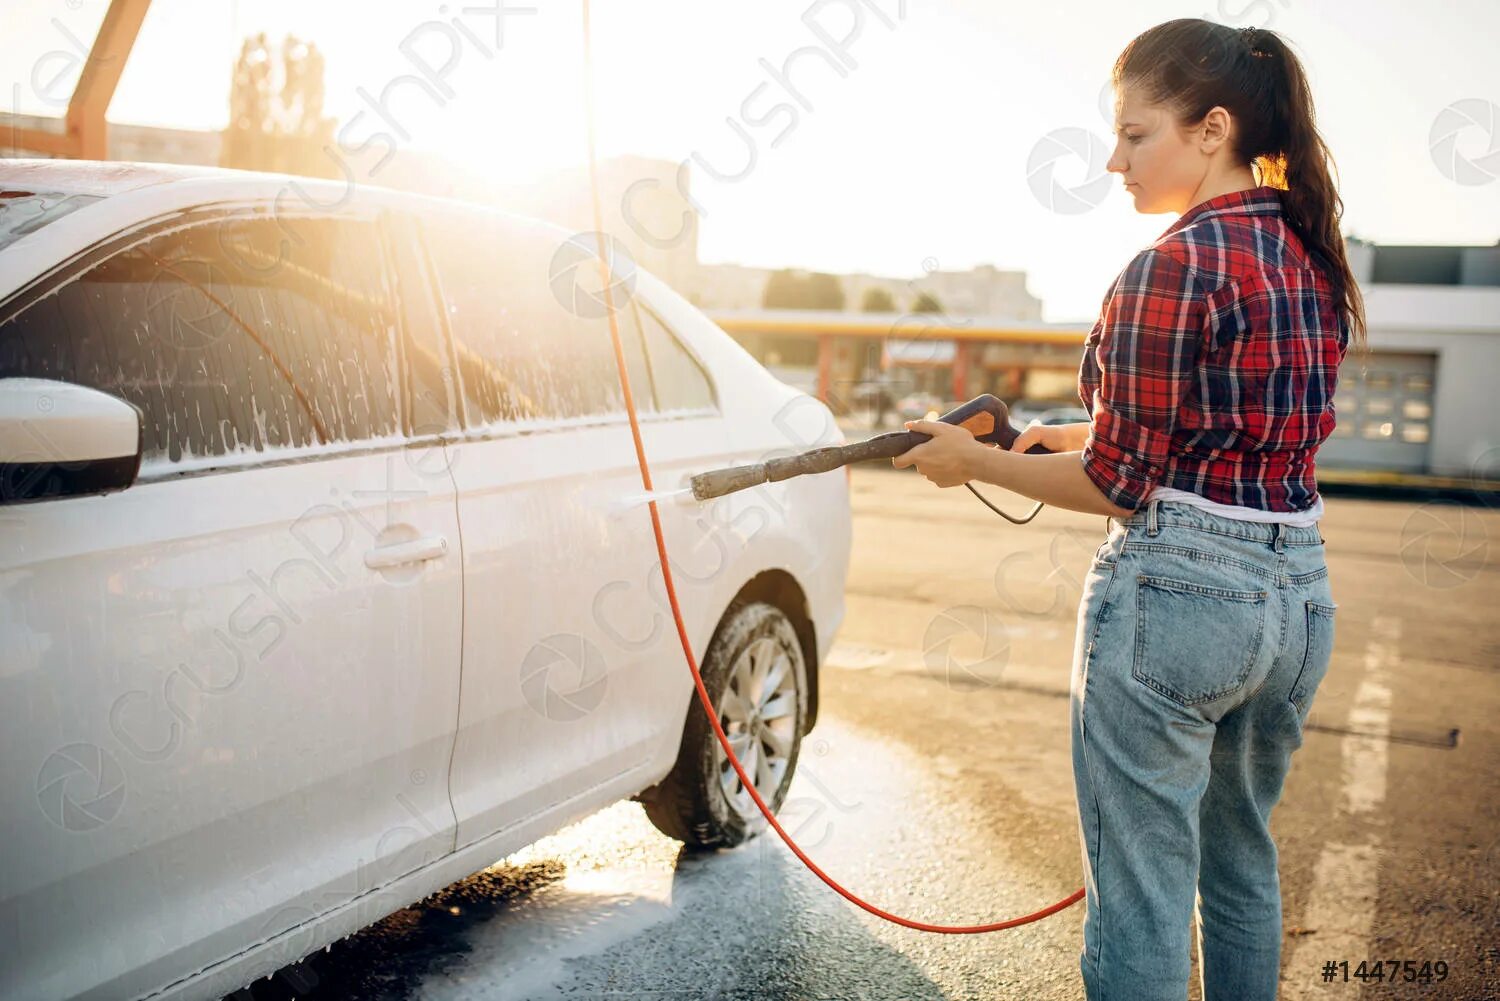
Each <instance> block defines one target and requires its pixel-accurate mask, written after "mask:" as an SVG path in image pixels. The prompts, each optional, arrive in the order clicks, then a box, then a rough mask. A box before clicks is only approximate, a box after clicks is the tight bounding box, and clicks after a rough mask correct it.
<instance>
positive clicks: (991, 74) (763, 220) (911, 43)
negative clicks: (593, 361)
mask: <svg viewBox="0 0 1500 1001" xmlns="http://www.w3.org/2000/svg"><path fill="white" fill-rule="evenodd" d="M483 2H484V3H485V4H495V3H496V0H483ZM8 3H9V9H8V10H7V11H6V13H5V14H4V21H5V29H4V31H3V33H0V66H3V67H4V70H5V72H4V74H3V77H4V80H5V85H6V92H7V93H6V99H5V101H4V102H3V105H0V106H3V107H7V108H9V109H13V110H16V111H21V112H26V113H32V114H51V115H60V114H61V113H62V110H63V107H64V106H65V105H66V98H67V95H68V94H69V93H70V92H71V89H72V83H73V81H74V79H76V76H77V68H78V65H79V59H78V58H77V52H78V50H77V47H76V43H75V40H81V41H82V43H83V44H84V45H85V46H86V45H87V43H88V41H89V40H90V39H92V37H93V35H94V34H95V32H96V31H97V29H98V25H99V22H100V20H101V19H102V17H103V14H104V9H105V7H106V6H107V0H67V2H66V3H47V4H40V3H36V4H27V5H26V9H25V10H24V11H22V10H18V9H17V7H18V6H19V5H18V4H17V3H16V2H15V0H8ZM505 3H506V6H507V8H508V9H510V10H511V11H516V10H518V9H521V8H525V7H527V6H528V5H529V6H530V8H531V9H533V10H534V11H535V13H531V14H525V13H516V12H512V13H510V14H508V15H507V16H505V17H504V18H503V19H502V18H497V17H496V16H494V14H493V13H492V11H493V9H494V7H493V6H491V7H488V8H486V7H484V6H480V5H479V4H480V0H459V2H457V3H450V4H438V3H403V4H400V5H397V4H389V3H380V4H375V3H369V2H364V3H356V2H354V0H325V2H316V3H311V2H307V0H154V3H153V4H152V6H151V11H150V13H149V15H148V16H147V19H146V22H145V25H144V27H143V28H142V31H141V37H140V38H139V40H138V41H137V43H136V47H135V51H134V52H133V53H132V55H131V59H130V63H129V65H128V66H127V68H126V71H125V74H124V77H123V79H122V81H121V84H120V87H119V90H118V92H117V94H116V96H115V100H114V103H113V105H112V106H111V108H110V112H109V117H110V120H111V121H115V122H134V123H143V124H158V125H170V126H176V127H181V128H205V129H217V128H222V127H223V126H224V124H225V120H226V117H227V107H228V93H229V80H230V71H231V68H232V65H233V61H234V58H235V56H236V55H237V53H238V51H239V46H240V41H241V40H242V39H243V37H244V36H246V35H248V34H252V33H254V32H257V31H265V32H267V33H268V34H269V35H270V36H271V37H272V38H273V39H277V38H280V37H281V36H282V35H284V34H286V33H287V32H292V33H295V34H297V35H298V36H300V37H302V38H304V39H311V40H313V41H315V42H317V44H318V46H319V47H320V48H321V49H322V50H323V52H324V54H325V57H326V60H327V88H328V99H327V110H328V111H329V112H330V113H331V114H334V115H336V116H338V117H339V118H340V119H341V120H342V121H348V120H349V119H350V117H351V116H352V115H354V114H355V113H356V112H357V111H358V110H359V109H360V108H362V107H364V104H363V102H362V101H361V99H360V97H359V93H358V92H359V90H360V89H363V90H364V91H365V92H367V93H369V94H372V95H378V94H380V93H381V91H382V89H383V88H385V87H386V86H387V85H388V84H390V83H391V82H392V81H396V80H398V79H399V78H401V77H402V76H403V75H404V74H410V73H414V72H415V71H416V62H415V61H416V60H419V59H424V58H425V59H426V60H427V62H428V64H429V65H430V66H432V67H438V66H441V65H443V63H444V61H445V59H446V58H447V57H448V56H449V55H450V54H452V55H453V59H454V61H453V63H452V66H451V68H450V71H449V72H448V73H447V75H446V76H445V80H446V82H447V84H448V86H449V87H451V92H450V93H449V94H444V95H441V96H439V97H433V96H430V95H429V94H427V93H425V92H424V91H422V90H421V89H419V88H418V87H416V86H415V85H411V84H410V83H409V82H408V83H404V84H403V83H398V84H396V86H395V89H394V90H393V91H392V96H391V99H390V101H389V104H388V107H389V108H390V110H391V114H392V115H393V117H394V118H395V119H396V120H397V122H398V123H399V125H400V126H401V127H402V128H404V129H406V130H407V131H408V132H409V134H410V139H409V140H402V142H404V143H409V144H410V145H411V146H412V147H414V148H424V149H432V150H438V151H441V152H444V153H445V154H447V155H450V156H452V157H453V158H455V159H458V160H460V161H463V162H466V163H468V164H470V165H481V166H484V167H485V168H486V169H490V170H493V171H494V172H495V176H496V178H497V180H500V179H505V178H524V177H527V176H530V175H532V174H535V173H538V172H544V171H546V170H548V169H550V168H553V167H556V166H559V165H571V164H578V163H581V162H583V160H584V157H585V144H584V129H583V103H582V94H583V92H582V86H581V77H580V67H581V58H582V50H581V34H580V25H581V17H580V9H581V5H580V3H579V2H578V0H505ZM900 4H901V0H796V2H784V0H758V2H756V3H739V4H726V3H704V2H701V0H697V2H694V0H632V2H630V3H628V4H627V3H625V2H622V0H596V2H595V3H594V15H593V17H594V25H593V34H594V59H595V74H596V81H597V86H596V91H597V98H596V100H597V109H596V115H597V119H598V128H599V146H600V148H599V153H600V155H601V156H608V155H612V154H616V153H636V154H641V155H645V156H653V157H661V158H664V159H669V160H672V161H681V160H683V159H685V158H687V157H689V156H692V155H693V154H695V153H696V154H697V156H698V157H699V158H701V159H702V160H703V161H706V162H707V163H708V164H709V165H711V166H713V167H714V168H715V169H717V170H718V171H719V173H720V174H724V175H737V174H739V173H740V172H742V171H745V170H746V164H747V163H750V164H753V166H751V167H750V168H749V169H748V172H746V173H745V176H743V177H739V178H738V179H733V178H732V177H725V178H724V179H722V180H720V179H715V178H714V177H713V176H711V175H710V174H709V173H708V172H707V171H705V170H704V169H702V168H701V167H698V166H697V165H695V166H694V168H693V171H692V177H693V180H692V184H693V192H694V196H695V197H696V198H697V199H698V200H699V201H700V202H701V203H702V205H703V206H704V208H705V210H706V212H705V215H704V218H703V220H702V223H701V239H700V256H701V257H702V258H703V259H704V260H705V261H713V262H726V261H732V262H736V263H741V264H748V265H754V266H761V267H783V266H792V267H805V268H815V269H821V270H828V271H838V272H851V271H868V272H874V273H879V274H889V275H896V276H911V277H919V276H920V275H921V273H922V269H923V266H924V265H923V262H924V260H925V261H927V262H928V265H929V266H930V265H931V262H932V261H933V260H935V261H936V262H937V266H938V267H941V268H943V269H945V270H947V269H963V268H968V267H971V266H974V265H976V264H983V263H991V264H994V265H996V266H998V267H1002V268H1016V269H1022V270H1025V271H1026V272H1028V274H1029V288H1030V290H1031V291H1032V293H1033V294H1035V295H1037V296H1039V297H1040V298H1041V299H1042V300H1043V303H1044V315H1045V316H1046V318H1047V319H1049V320H1087V319H1092V318H1093V316H1094V315H1095V314H1096V313H1097V311H1098V309H1099V300H1100V297H1101V296H1102V295H1103V293H1104V291H1105V288H1106V287H1107V285H1108V283H1109V281H1110V280H1111V279H1112V278H1113V277H1114V275H1115V274H1116V273H1118V271H1119V270H1120V269H1121V268H1122V267H1123V266H1124V264H1125V262H1126V261H1127V260H1128V259H1129V258H1130V256H1131V255H1132V254H1133V253H1134V252H1135V251H1136V250H1138V249H1139V248H1140V247H1141V246H1143V245H1144V244H1146V243H1148V242H1149V241H1150V240H1151V239H1153V238H1154V237H1155V236H1156V235H1157V234H1158V233H1159V232H1160V231H1161V230H1162V229H1164V228H1165V227H1166V226H1167V225H1169V224H1170V223H1171V221H1172V218H1173V217H1172V216H1170V215H1152V216H1142V215H1137V214H1136V213H1135V212H1134V210H1133V209H1132V207H1131V204H1130V198H1129V196H1128V195H1126V194H1125V193H1124V192H1123V190H1121V188H1120V187H1119V181H1118V179H1117V178H1110V180H1112V181H1113V182H1114V183H1113V184H1109V185H1107V193H1106V194H1104V195H1103V198H1102V201H1100V202H1099V203H1098V205H1097V207H1094V208H1091V209H1089V210H1087V211H1082V212H1076V213H1064V212H1056V211H1053V210H1052V209H1049V208H1048V207H1046V206H1045V205H1043V204H1042V201H1041V200H1039V198H1038V197H1037V195H1036V194H1035V193H1034V192H1033V190H1032V186H1031V184H1030V183H1029V182H1028V158H1030V157H1032V156H1033V152H1034V150H1036V148H1037V145H1038V143H1039V142H1041V141H1043V139H1044V138H1045V137H1047V136H1049V135H1050V134H1052V133H1054V132H1055V131H1056V130H1059V129H1074V130H1084V131H1085V132H1088V133H1093V134H1094V135H1095V136H1097V137H1098V139H1099V140H1100V141H1101V142H1108V139H1109V131H1110V127H1111V123H1110V122H1109V120H1108V119H1107V118H1106V115H1107V113H1108V111H1109V108H1108V92H1107V91H1106V90H1105V89H1104V88H1105V86H1106V81H1107V79H1108V73H1109V67H1110V65H1111V64H1112V63H1113V61H1114V58H1115V56H1116V55H1117V54H1118V52H1119V50H1120V49H1121V47H1123V45H1124V44H1125V43H1126V42H1127V41H1128V40H1129V39H1130V38H1131V37H1132V36H1133V35H1135V34H1136V33H1138V32H1140V31H1141V30H1143V29H1145V28H1146V27H1149V26H1150V25H1152V24H1155V23H1157V22H1159V21H1163V20H1166V19H1168V18H1172V17H1183V16H1196V17H1208V18H1211V19H1213V20H1218V21H1222V22H1224V23H1227V24H1233V25H1236V26H1243V25H1251V24H1253V25H1258V26H1262V27H1271V28H1274V29H1276V30H1277V31H1279V32H1282V33H1283V34H1284V35H1286V36H1287V37H1289V38H1290V39H1291V40H1292V42H1293V43H1294V44H1295V45H1296V47H1297V48H1298V49H1299V50H1300V52H1301V53H1302V56H1303V60H1304V64H1305V65H1306V66H1307V68H1308V71H1309V73H1310V75H1311V78H1312V86H1313V92H1314V97H1315V99H1316V101H1317V105H1318V112H1319V122H1320V125H1321V127H1322V130H1323V132H1324V135H1325V137H1326V138H1327V140H1328V142H1329V144H1330V145H1331V147H1332V148H1333V151H1334V155H1335V157H1336V158H1337V161H1338V165H1339V168H1340V172H1341V175H1342V179H1343V183H1342V193H1343V197H1344V202H1345V216H1344V226H1345V230H1346V231H1347V232H1353V233H1354V234H1356V235H1358V236H1360V237H1364V238H1367V239H1373V240H1376V241H1379V242H1385V243H1480V244H1490V243H1494V242H1496V240H1497V239H1500V178H1495V179H1493V180H1491V181H1490V182H1489V183H1485V184H1471V185H1465V184H1460V183H1458V182H1457V181H1455V180H1451V179H1450V178H1449V177H1447V176H1445V173H1444V171H1442V170H1440V169H1439V167H1438V165H1437V164H1436V163H1435V162H1434V158H1433V154H1432V148H1431V143H1432V141H1433V140H1432V135H1433V129H1434V123H1435V122H1437V121H1438V120H1439V116H1440V115H1442V114H1443V112H1444V109H1445V108H1448V107H1449V106H1450V105H1454V104H1455V103H1456V102H1461V101H1467V102H1469V103H1467V104H1465V105H1463V107H1464V108H1465V109H1467V111H1469V112H1473V111H1474V110H1475V109H1478V110H1479V111H1481V112H1483V111H1485V109H1486V108H1487V109H1488V112H1489V113H1490V114H1495V113H1497V111H1500V109H1497V108H1496V105H1497V104H1500V61H1497V59H1496V53H1495V45H1496V39H1497V38H1500V4H1497V3H1495V2H1493V0H1445V2H1443V3H1429V4H1421V5H1414V4H1411V3H1409V2H1399V0H1383V2H1361V3H1355V2H1353V0H1341V2H1338V3H1334V2H1331V0H1197V2H1191V3H1176V2H1167V0H1142V2H1131V3H1124V2H1118V0H1117V2H1114V3H1103V2H1092V0H1080V2H1073V3H1064V2H1057V3H1037V4H1026V5H1020V4H1008V3H1007V4H1000V3H994V2H992V0H908V2H906V4H905V11H904V13H903V12H902V10H901V7H900ZM486 10H489V11H491V13H486V12H485V11H486ZM877 11H880V12H882V13H883V14H884V15H885V17H886V18H887V19H889V21H890V22H891V23H890V24H887V23H886V21H885V20H883V19H882V17H881V16H880V15H879V14H877V13H876V12H877ZM856 14H858V15H859V17H860V18H861V23H860V24H859V25H858V30H857V31H855V30H854V27H855V17H856ZM455 24H457V25H459V26H461V27H462V28H464V29H466V30H467V31H468V32H470V33H472V38H470V37H467V36H465V35H464V34H463V33H462V32H460V31H459V30H458V29H457V28H455V27H453V25H455ZM497 25H502V26H503V28H502V30H503V45H501V44H500V42H499V41H498V40H497ZM811 25H817V26H821V30H822V32H823V37H821V38H820V36H819V35H818V34H817V33H816V32H815V31H814V29H813V27H812V26H811ZM843 38H849V39H850V40H849V41H848V42H847V44H846V45H845V46H844V51H845V52H846V53H847V56H848V57H849V59H851V60H852V61H853V65H848V64H847V63H846V70H845V72H844V74H843V75H840V74H838V73H837V72H836V71H835V70H834V69H833V68H832V66H831V65H830V63H829V61H828V60H827V59H825V58H822V57H819V56H817V55H815V54H813V53H814V50H821V51H823V52H825V53H826V52H829V51H831V49H832V48H833V47H834V46H835V45H837V44H838V43H839V40H840V39H843ZM481 45H482V46H483V48H481ZM794 53H796V55H794ZM788 65H789V67H790V79H791V82H792V85H793V86H794V87H796V88H797V89H798V90H800V91H801V92H802V95H803V97H804V98H805V100H806V101H807V103H808V104H810V105H811V107H810V108H804V107H802V106H800V105H796V119H795V121H793V119H792V117H791V115H790V113H789V112H787V111H785V110H781V111H778V110H776V109H777V107H778V106H779V105H795V99H794V98H793V97H792V96H791V95H790V94H789V93H788V92H787V91H786V89H785V88H784V86H783V85H782V84H781V83H779V82H777V79H776V77H777V76H778V75H779V74H780V73H781V70H782V68H783V67H784V66H788ZM1476 99H1477V100H1476ZM1471 117H1472V116H1471ZM384 128H385V127H384V126H377V125H376V124H375V120H374V119H373V117H372V116H371V115H370V114H369V113H367V114H366V115H365V117H364V119H362V120H361V121H360V122H356V123H354V124H353V125H351V126H350V127H349V130H348V132H347V133H346V134H345V136H346V139H347V141H348V143H349V144H350V145H355V144H358V143H359V142H361V141H363V140H364V139H366V138H368V137H369V136H371V135H372V134H373V133H374V132H375V131H377V129H380V130H383V129H384ZM737 130H743V132H744V133H745V135H746V136H748V140H747V139H746V138H744V137H742V136H741V135H740V134H739V131H737ZM1070 134H1071V135H1073V136H1075V137H1079V138H1083V139H1084V140H1085V145H1086V144H1087V139H1086V136H1085V135H1084V132H1078V131H1075V132H1073V133H1070ZM1455 139H1456V143H1457V151H1458V154H1459V155H1460V156H1462V157H1466V158H1468V159H1469V160H1473V161H1479V162H1481V163H1482V164H1485V165H1486V168H1487V169H1488V171H1489V176H1490V177H1491V178H1494V177H1495V174H1496V173H1497V171H1500V164H1497V163H1496V162H1495V161H1496V160H1500V155H1495V151H1496V150H1497V144H1500V124H1497V123H1495V122H1494V121H1493V120H1491V122H1490V125H1489V127H1488V129H1486V128H1485V127H1483V126H1482V125H1475V126H1472V127H1468V128H1463V129H1459V130H1458V131H1457V133H1456V135H1455ZM747 142H748V143H749V144H751V145H750V146H747ZM751 148H753V159H751V156H752V154H751V153H750V152H749V150H750V149H751ZM1487 154H1489V155H1490V157H1489V159H1488V160H1485V159H1484V158H1485V157H1486V155H1487ZM1092 170H1093V174H1091V173H1090V168H1089V167H1088V166H1087V164H1086V163H1085V162H1084V160H1083V159H1081V158H1075V157H1071V156H1065V157H1064V158H1063V159H1061V160H1059V161H1058V164H1057V174H1056V176H1057V179H1058V180H1059V182H1060V183H1061V184H1062V185H1064V186H1066V187H1074V186H1078V185H1081V184H1083V183H1084V182H1085V181H1087V180H1088V179H1089V177H1091V176H1094V174H1097V172H1099V171H1100V170H1102V163H1097V164H1096V165H1095V166H1094V168H1092ZM1481 176H1482V175H1481Z"/></svg>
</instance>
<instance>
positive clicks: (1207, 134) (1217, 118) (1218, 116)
mask: <svg viewBox="0 0 1500 1001" xmlns="http://www.w3.org/2000/svg"><path fill="white" fill-rule="evenodd" d="M1233 124H1234V117H1233V116H1232V115H1230V114H1229V110H1228V109H1227V108H1225V107H1224V106H1223V105H1219V104H1216V105H1214V106H1213V107H1212V108H1209V109H1208V114H1206V115H1204V116H1203V121H1202V122H1201V123H1200V124H1199V126H1198V127H1199V129H1201V130H1202V134H1201V135H1200V136H1199V139H1198V148H1199V149H1200V150H1202V151H1203V152H1204V153H1205V154H1206V155H1208V156H1213V155H1214V153H1215V151H1217V150H1218V148H1219V147H1220V146H1223V145H1224V144H1225V143H1226V142H1228V141H1229V130H1230V128H1231V127H1232V126H1233Z"/></svg>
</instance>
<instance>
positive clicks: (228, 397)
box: [0, 218, 396, 461]
mask: <svg viewBox="0 0 1500 1001" xmlns="http://www.w3.org/2000/svg"><path fill="white" fill-rule="evenodd" d="M389 299H390V296H389V291H388V288H387V283H386V279H385V272H384V267H383V264H382V260H381V254H380V243H379V240H378V232H377V231H376V229H375V227H374V225H373V224H372V223H364V222H358V221H345V220H333V219H296V218H279V219H266V218H226V219H219V220H215V221H213V222H208V223H202V224H198V225H194V226H190V227H186V228H183V229H181V230H177V231H174V232H170V233H165V234H162V235H159V236H156V237H154V238H152V239H149V240H147V241H145V242H143V243H140V244H137V245H135V246H132V247H130V248H127V249H124V250H122V251H120V252H119V253H116V254H114V255H113V256H110V257H108V258H107V259H105V260H104V261H102V262H101V263H99V264H98V265H95V266H94V267H92V268H90V269H89V270H87V271H85V272H83V273H82V274H80V275H78V276H77V277H75V278H73V279H71V280H69V281H67V282H66V283H65V284H63V285H62V286H61V287H60V288H58V289H56V290H55V291H54V292H53V293H52V294H49V295H45V296H42V297H41V298H39V299H37V300H36V301H34V302H33V303H32V304H31V305H30V306H28V307H26V308H24V309H23V310H22V311H21V312H20V313H19V314H18V315H16V316H14V317H13V318H11V319H10V320H8V321H6V322H5V323H4V324H3V325H0V377H10V376H30V377H34V378H46V379H59V380H62V381H65V382H72V383H77V384H80V385H85V386H90V387H93V388H95V389H99V390H102V391H104V392H107V393H112V394H114V395H116V396H119V397H122V398H123V399H126V400H128V401H130V402H131V403H133V404H135V405H136V406H138V407H140V409H141V411H142V412H143V414H144V415H145V431H144V438H145V444H144V448H145V457H146V458H147V459H159V458H164V459H168V460H171V461H179V460H182V459H184V458H194V457H212V456H223V455H229V454H234V453H245V452H264V451H269V450H274V449H280V448H288V447H297V446H307V445H316V444H319V443H322V442H331V441H358V440H363V439H369V438H375V437H380V436H385V435H390V434H393V433H394V432H395V430H396V406H395V392H396V390H395V385H396V378H395V371H396V365H395V353H394V344H393V340H394V324H393V323H392V322H391V310H390V305H389Z"/></svg>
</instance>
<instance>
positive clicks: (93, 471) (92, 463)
mask: <svg viewBox="0 0 1500 1001" xmlns="http://www.w3.org/2000/svg"><path fill="white" fill-rule="evenodd" d="M143 427H144V425H143V422H142V419H141V412H140V410H138V409H136V407H135V406H134V404H131V403H127V402H125V401H124V400H122V399H120V398H118V397H115V396H110V395H109V394H108V393H101V392H100V391H99V390H97V389H89V388H88V387H86V386H75V385H73V384H72V383H68V382H54V381H52V380H51V379H0V504H20V503H25V502H27V501H39V500H53V499H56V498H59V497H78V496H82V495H84V494H102V493H109V492H110V491H112V490H124V489H125V488H126V487H128V486H130V484H132V483H134V482H135V477H136V474H137V473H139V472H140V469H141V444H142V435H143Z"/></svg>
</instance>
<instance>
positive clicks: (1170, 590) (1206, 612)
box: [1131, 574, 1268, 706]
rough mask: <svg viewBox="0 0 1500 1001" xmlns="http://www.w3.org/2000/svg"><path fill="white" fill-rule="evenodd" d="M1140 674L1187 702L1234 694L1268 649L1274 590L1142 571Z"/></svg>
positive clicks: (1137, 669)
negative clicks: (1270, 593) (1269, 594)
mask: <svg viewBox="0 0 1500 1001" xmlns="http://www.w3.org/2000/svg"><path fill="white" fill-rule="evenodd" d="M1136 580H1137V581H1138V582H1139V584H1140V586H1139V587H1138V588H1137V589H1136V618H1135V659H1134V663H1133V666H1132V667H1131V674H1132V675H1134V677H1135V679H1136V680H1137V681H1139V682H1141V683H1142V684H1143V685H1145V686H1146V687H1148V688H1151V689H1153V690H1155V691H1157V692H1159V693H1161V694H1162V695H1165V696H1166V697H1167V698H1169V699H1172V700H1173V701H1174V702H1177V703H1178V704H1180V705H1184V706H1195V705H1200V704H1202V703H1205V702H1212V701H1213V700H1215V699H1221V698H1224V697H1225V696H1227V695H1233V694H1234V693H1235V692H1237V691H1238V690H1239V689H1240V688H1241V687H1242V686H1243V685H1244V684H1245V680H1246V679H1247V678H1248V677H1249V676H1250V672H1251V670H1252V669H1253V668H1254V666H1255V662H1256V658H1257V657H1258V656H1259V654H1260V647H1261V639H1262V637H1263V636H1264V634H1265V628H1266V615H1267V605H1268V602H1267V593H1266V592H1265V591H1262V590H1250V591H1245V590H1238V589H1235V588H1228V587H1220V586H1218V585H1213V584H1199V583H1196V582H1193V581H1185V580H1175V579H1173V578H1171V577H1157V576H1153V575H1150V574H1140V575H1138V576H1137V578H1136Z"/></svg>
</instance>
